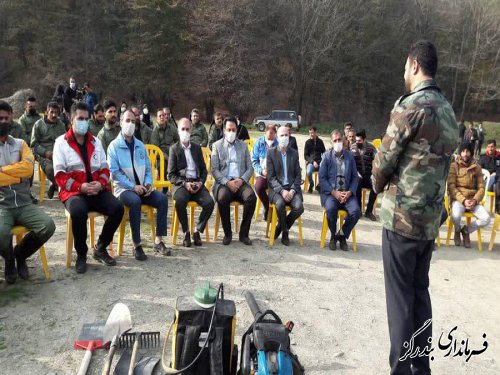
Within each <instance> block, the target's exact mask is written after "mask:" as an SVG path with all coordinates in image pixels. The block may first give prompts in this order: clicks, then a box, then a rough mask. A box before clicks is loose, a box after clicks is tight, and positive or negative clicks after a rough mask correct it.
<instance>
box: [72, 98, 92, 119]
mask: <svg viewBox="0 0 500 375" xmlns="http://www.w3.org/2000/svg"><path fill="white" fill-rule="evenodd" d="M78 110H80V111H87V113H88V112H89V107H87V104H86V103H84V102H77V103H75V104H73V105H72V106H71V118H73V117H75V115H76V111H78Z"/></svg>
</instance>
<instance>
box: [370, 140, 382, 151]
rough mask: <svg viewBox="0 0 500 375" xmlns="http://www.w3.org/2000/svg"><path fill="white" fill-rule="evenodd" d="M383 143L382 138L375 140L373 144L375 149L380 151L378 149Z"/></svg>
mask: <svg viewBox="0 0 500 375" xmlns="http://www.w3.org/2000/svg"><path fill="white" fill-rule="evenodd" d="M381 143H382V140H381V139H380V138H375V139H374V140H373V142H372V144H373V147H375V149H377V150H378V148H379V147H380V144H381Z"/></svg>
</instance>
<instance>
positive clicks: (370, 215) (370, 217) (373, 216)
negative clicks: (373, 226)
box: [365, 212, 377, 221]
mask: <svg viewBox="0 0 500 375" xmlns="http://www.w3.org/2000/svg"><path fill="white" fill-rule="evenodd" d="M365 217H366V218H367V219H370V220H371V221H377V217H376V216H375V215H374V214H373V212H365Z"/></svg>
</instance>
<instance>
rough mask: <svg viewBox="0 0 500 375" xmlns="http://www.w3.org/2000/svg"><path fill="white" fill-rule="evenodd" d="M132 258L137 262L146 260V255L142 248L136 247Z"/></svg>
mask: <svg viewBox="0 0 500 375" xmlns="http://www.w3.org/2000/svg"><path fill="white" fill-rule="evenodd" d="M133 254H134V257H135V259H137V260H141V261H142V260H146V259H148V256H147V255H146V253H145V252H144V249H143V248H142V246H141V245H139V246H137V247H134V252H133Z"/></svg>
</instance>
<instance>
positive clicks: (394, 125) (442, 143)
mask: <svg viewBox="0 0 500 375" xmlns="http://www.w3.org/2000/svg"><path fill="white" fill-rule="evenodd" d="M436 71H437V52H436V49H435V47H434V45H433V44H432V43H430V42H427V41H420V42H417V43H415V44H413V45H412V46H411V48H410V52H409V54H408V58H407V60H406V65H405V74H404V78H405V85H406V91H407V93H408V94H406V95H404V96H403V97H401V98H400V99H399V100H398V101H397V102H396V105H395V106H394V109H393V110H392V113H391V119H390V122H389V126H388V127H387V132H386V134H385V136H384V138H383V140H382V144H381V146H380V148H379V152H378V153H377V156H376V158H375V161H374V164H373V170H372V183H373V189H374V190H375V192H376V193H380V192H382V191H383V190H384V189H385V188H386V186H387V185H388V188H387V190H386V191H385V194H384V198H383V200H382V209H381V212H380V218H381V222H382V225H383V227H384V229H383V233H382V254H383V262H384V279H385V291H386V303H387V317H388V321H389V336H390V340H391V352H390V359H389V361H390V365H391V374H412V373H413V374H416V373H418V374H430V367H429V357H428V356H415V355H414V353H412V350H413V348H416V347H420V349H421V350H422V349H423V348H430V345H431V344H430V343H429V341H428V339H429V338H430V337H432V323H431V322H432V320H431V319H432V307H431V300H430V296H429V291H428V288H429V267H430V261H431V257H432V250H433V245H434V239H435V238H436V237H437V235H438V228H439V221H440V217H441V212H442V207H443V199H444V192H445V186H446V179H447V176H448V172H449V168H450V163H451V156H452V153H453V151H454V150H455V149H456V147H457V140H458V126H457V123H456V120H455V114H454V112H453V109H452V107H451V106H450V104H449V103H448V102H447V100H446V98H445V97H444V96H443V94H442V93H441V91H440V89H439V87H438V86H437V84H436V81H435V80H434V77H435V74H436ZM419 328H421V332H420V333H419V334H418V335H416V336H415V337H412V335H413V334H414V333H415V332H416V331H417V330H419ZM411 341H413V342H411ZM405 343H406V347H405V346H404V345H405ZM407 348H410V349H407ZM412 354H413V355H412Z"/></svg>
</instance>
